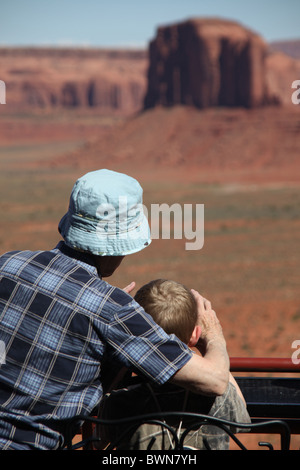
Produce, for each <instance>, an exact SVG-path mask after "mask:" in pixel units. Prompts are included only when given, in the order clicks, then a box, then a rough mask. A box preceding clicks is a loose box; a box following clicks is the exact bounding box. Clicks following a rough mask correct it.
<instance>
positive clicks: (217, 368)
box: [171, 290, 230, 395]
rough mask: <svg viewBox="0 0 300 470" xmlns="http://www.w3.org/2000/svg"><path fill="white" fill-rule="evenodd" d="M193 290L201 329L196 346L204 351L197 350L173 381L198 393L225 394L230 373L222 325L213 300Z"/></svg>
mask: <svg viewBox="0 0 300 470" xmlns="http://www.w3.org/2000/svg"><path fill="white" fill-rule="evenodd" d="M192 292H193V294H194V297H195V299H196V302H197V308H198V324H199V325H200V327H201V331H202V332H201V337H200V340H199V342H198V344H197V348H198V349H199V351H200V352H201V354H202V355H201V356H200V355H198V354H194V355H193V356H192V358H191V359H190V360H189V361H188V362H187V363H186V364H185V365H184V366H183V367H182V368H181V369H180V370H179V371H178V372H177V373H176V374H175V375H174V376H173V377H172V379H171V381H172V382H173V383H175V384H177V385H180V386H181V387H184V388H187V389H188V390H191V391H193V392H195V393H201V394H205V395H223V393H224V392H225V390H226V388H227V385H228V381H229V375H230V374H229V357H228V353H227V349H226V341H225V338H224V336H223V331H222V327H221V325H220V322H219V320H218V318H217V316H216V313H215V311H214V310H213V309H212V308H211V303H210V302H209V301H208V300H206V299H204V298H203V297H202V296H201V295H200V294H199V293H198V292H197V291H194V290H193V291H192Z"/></svg>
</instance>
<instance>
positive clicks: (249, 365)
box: [230, 357, 300, 373]
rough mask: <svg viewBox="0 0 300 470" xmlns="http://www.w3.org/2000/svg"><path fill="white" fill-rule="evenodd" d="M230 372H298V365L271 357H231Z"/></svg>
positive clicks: (284, 359) (299, 369)
mask: <svg viewBox="0 0 300 470" xmlns="http://www.w3.org/2000/svg"><path fill="white" fill-rule="evenodd" d="M230 370H231V372H299V373H300V364H295V363H293V362H292V359H291V358H281V357H280V358H273V357H232V358H230Z"/></svg>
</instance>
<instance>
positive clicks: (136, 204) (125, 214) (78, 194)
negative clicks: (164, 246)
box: [58, 170, 151, 256]
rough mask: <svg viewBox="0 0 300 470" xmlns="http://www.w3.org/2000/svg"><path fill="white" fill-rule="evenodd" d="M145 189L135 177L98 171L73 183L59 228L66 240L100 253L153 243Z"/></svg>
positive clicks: (119, 253)
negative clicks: (67, 208)
mask: <svg viewBox="0 0 300 470" xmlns="http://www.w3.org/2000/svg"><path fill="white" fill-rule="evenodd" d="M142 202H143V190H142V188H141V186H140V184H139V183H138V181H136V180H135V179H134V178H132V177H130V176H127V175H125V174H123V173H118V172H115V171H111V170H97V171H92V172H90V173H87V174H86V175H84V176H82V177H81V178H79V179H78V180H77V181H76V183H75V184H74V186H73V189H72V192H71V196H70V202H69V210H68V212H67V213H66V214H65V215H64V216H63V218H62V219H61V221H60V223H59V226H58V230H59V232H60V234H61V235H62V237H63V238H64V240H65V243H66V244H67V245H68V246H70V247H71V248H74V249H76V250H80V251H84V252H89V253H92V254H94V255H98V256H125V255H129V254H131V253H136V252H137V251H140V250H142V249H143V248H145V247H146V246H148V245H150V243H151V237H150V228H149V224H148V220H147V218H146V216H145V214H144V211H143V204H142Z"/></svg>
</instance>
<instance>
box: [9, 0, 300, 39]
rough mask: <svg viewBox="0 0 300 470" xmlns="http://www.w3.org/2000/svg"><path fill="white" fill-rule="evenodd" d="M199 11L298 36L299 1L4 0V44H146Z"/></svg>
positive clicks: (270, 34)
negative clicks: (160, 29) (164, 28)
mask: <svg viewBox="0 0 300 470" xmlns="http://www.w3.org/2000/svg"><path fill="white" fill-rule="evenodd" d="M196 16H197V17H199V16H220V17H223V18H228V19H233V20H237V21H239V22H241V23H242V24H244V25H245V26H248V27H249V28H251V29H253V30H254V31H256V32H258V33H259V34H260V35H261V36H263V37H264V38H265V39H266V40H267V41H272V40H277V39H280V40H282V39H295V38H300V25H299V21H300V0H247V1H244V0H205V1H204V0H148V1H143V0H124V1H122V0H111V1H109V0H108V1H107V0H105V1H104V0H0V45H14V46H16V45H23V46H24V45H25V46H26V45H42V46H45V45H51V46H75V45H81V46H83V45H84V46H94V47H109V46H111V47H128V46H130V47H146V46H147V44H148V42H149V40H150V39H152V38H153V37H154V36H155V33H156V28H157V27H158V26H161V25H165V24H169V23H174V22H178V21H183V20H185V19H187V18H192V17H196Z"/></svg>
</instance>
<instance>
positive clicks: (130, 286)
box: [123, 281, 135, 294]
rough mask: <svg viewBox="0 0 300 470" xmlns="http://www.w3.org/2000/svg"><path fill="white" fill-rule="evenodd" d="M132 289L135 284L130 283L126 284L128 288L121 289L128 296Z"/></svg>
mask: <svg viewBox="0 0 300 470" xmlns="http://www.w3.org/2000/svg"><path fill="white" fill-rule="evenodd" d="M134 288H135V282H134V281H132V282H131V283H130V284H128V286H126V287H124V288H123V291H124V292H127V294H130V292H131V291H133V289H134Z"/></svg>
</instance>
